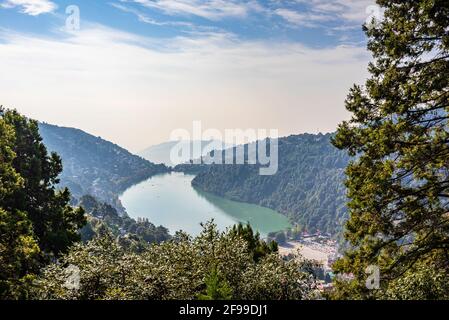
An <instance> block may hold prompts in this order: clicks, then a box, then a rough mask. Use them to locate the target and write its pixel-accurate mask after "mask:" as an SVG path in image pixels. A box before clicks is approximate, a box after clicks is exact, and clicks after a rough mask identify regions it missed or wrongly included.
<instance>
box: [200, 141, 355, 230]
mask: <svg viewBox="0 0 449 320" xmlns="http://www.w3.org/2000/svg"><path fill="white" fill-rule="evenodd" d="M331 137H332V135H331V134H326V135H323V134H319V135H312V134H302V135H297V136H290V137H286V138H280V139H279V170H278V172H277V174H275V175H273V176H261V175H259V169H258V167H257V166H254V165H213V166H210V168H209V169H208V170H203V172H201V173H199V174H198V175H197V177H196V178H195V179H194V180H193V182H192V185H193V186H194V187H196V188H199V189H201V190H203V191H207V192H211V193H214V194H217V195H220V196H224V197H226V198H229V199H232V200H238V201H244V202H250V203H255V204H259V205H262V206H265V207H269V208H272V209H275V210H277V211H279V212H281V213H283V214H285V215H287V216H289V217H290V218H291V219H292V221H294V222H297V223H299V224H300V225H301V226H303V227H305V228H306V230H308V231H309V232H315V231H317V230H320V231H321V232H326V233H331V234H336V233H338V232H339V231H340V230H341V228H342V226H343V224H344V220H345V219H346V212H347V211H346V207H345V202H346V195H345V194H346V191H345V186H344V178H345V173H344V172H345V167H346V166H347V164H348V162H349V157H348V156H347V155H346V153H345V152H342V151H339V150H338V149H336V148H335V147H333V146H332V144H331V143H330V138H331Z"/></svg>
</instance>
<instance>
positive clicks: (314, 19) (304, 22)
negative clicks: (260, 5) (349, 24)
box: [274, 9, 333, 27]
mask: <svg viewBox="0 0 449 320" xmlns="http://www.w3.org/2000/svg"><path fill="white" fill-rule="evenodd" d="M274 12H275V13H276V14H277V15H278V16H280V17H282V18H283V19H284V20H286V21H287V22H288V23H290V24H292V25H295V26H306V27H316V26H318V23H319V22H325V21H330V20H332V19H333V18H332V16H326V15H322V14H313V13H309V12H307V13H301V12H298V11H295V10H290V9H276V10H275V11H274Z"/></svg>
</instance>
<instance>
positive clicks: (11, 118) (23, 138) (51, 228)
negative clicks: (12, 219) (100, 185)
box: [0, 109, 85, 256]
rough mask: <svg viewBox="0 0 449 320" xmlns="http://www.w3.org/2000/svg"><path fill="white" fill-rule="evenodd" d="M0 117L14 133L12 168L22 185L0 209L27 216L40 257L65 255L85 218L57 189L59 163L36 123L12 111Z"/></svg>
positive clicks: (57, 157) (0, 113)
mask: <svg viewBox="0 0 449 320" xmlns="http://www.w3.org/2000/svg"><path fill="white" fill-rule="evenodd" d="M0 117H1V118H2V119H3V121H4V122H5V123H6V124H7V125H9V126H10V127H12V128H13V130H14V133H15V134H14V144H13V146H12V151H13V152H14V154H15V157H14V159H13V160H12V166H13V168H14V170H15V171H16V172H17V173H18V174H19V175H20V177H21V179H22V182H23V187H21V188H17V189H16V190H15V191H14V193H13V194H12V195H11V196H9V197H6V198H5V199H4V206H3V207H4V208H6V209H8V208H11V209H14V210H18V211H22V212H26V214H27V216H28V218H29V219H30V220H31V222H32V224H33V230H34V234H35V235H36V237H37V239H38V242H39V247H40V248H41V250H42V252H43V253H45V254H47V255H48V254H51V255H55V256H57V255H59V254H60V253H62V252H66V250H67V248H69V247H70V245H71V244H73V243H74V242H77V241H79V240H80V236H79V232H78V230H79V229H80V228H81V227H82V226H83V225H84V224H85V217H84V211H83V210H82V209H74V208H72V207H71V206H70V205H69V202H70V192H69V190H68V189H63V190H57V189H56V188H57V184H58V183H59V180H58V175H59V174H60V173H61V172H62V163H61V159H60V158H59V156H58V155H57V154H55V153H52V154H50V155H49V154H48V152H47V149H46V147H45V145H44V144H43V143H42V138H41V136H40V135H39V127H38V123H37V121H35V120H31V119H28V118H26V117H24V116H22V115H20V114H19V113H18V112H17V111H15V110H3V109H0Z"/></svg>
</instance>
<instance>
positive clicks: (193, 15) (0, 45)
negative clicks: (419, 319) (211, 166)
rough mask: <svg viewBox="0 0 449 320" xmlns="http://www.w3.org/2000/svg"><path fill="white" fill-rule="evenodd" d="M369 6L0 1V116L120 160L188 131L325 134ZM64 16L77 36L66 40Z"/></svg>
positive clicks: (335, 119) (262, 0)
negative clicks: (66, 131)
mask: <svg viewBox="0 0 449 320" xmlns="http://www.w3.org/2000/svg"><path fill="white" fill-rule="evenodd" d="M373 3H374V1H373V0H285V1H282V0H248V1H236V0H203V1H201V0H106V1H103V0H89V1H87V0H84V1H80V0H78V1H75V0H69V1H50V0H0V59H1V60H0V68H1V69H2V70H3V71H2V76H1V78H0V88H2V89H0V96H2V97H3V99H4V101H0V104H4V105H6V106H10V107H16V108H18V109H19V110H21V111H23V112H25V113H26V114H28V115H30V116H32V117H35V118H38V119H40V120H45V121H48V122H53V123H57V124H61V125H69V126H76V127H80V128H81V129H84V130H87V131H89V132H92V133H94V134H97V135H101V136H103V137H105V138H108V139H110V140H113V141H114V142H117V143H120V144H122V145H124V146H126V147H128V148H130V149H131V150H139V149H143V148H144V147H146V146H147V145H149V144H154V143H158V142H162V141H165V140H167V139H168V136H169V135H170V132H171V131H172V130H174V129H177V128H187V129H188V128H189V126H190V125H191V122H192V121H193V120H201V121H203V122H204V123H205V126H208V127H213V128H217V129H218V130H224V129H225V128H266V129H269V128H277V129H279V130H280V132H281V134H283V135H287V134H292V133H300V132H317V131H324V132H326V131H333V130H334V129H335V127H336V125H337V124H338V123H339V122H340V121H341V120H343V119H344V118H346V117H347V114H346V112H345V110H344V97H345V95H346V93H347V91H348V89H349V87H350V86H351V84H352V83H356V82H362V81H363V80H364V79H365V77H366V64H367V62H368V61H369V55H368V53H367V52H366V49H365V46H366V39H365V36H364V34H363V32H362V31H361V25H362V24H363V23H364V22H365V21H366V20H367V19H368V18H369V17H370V15H372V14H376V12H377V11H376V8H375V7H373V6H372V5H373ZM71 5H75V6H77V7H78V8H79V10H80V19H81V20H80V26H81V28H80V30H67V29H66V28H65V25H66V24H65V22H66V19H67V17H68V14H67V13H66V8H67V7H68V6H71ZM5 75H8V77H6V76H5ZM2 91H3V92H2ZM92 115H93V119H92ZM99 119H102V120H104V121H99ZM118 126H121V127H122V129H123V132H125V133H123V132H121V133H119V131H120V130H117V127H118Z"/></svg>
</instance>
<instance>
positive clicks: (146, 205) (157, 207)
mask: <svg viewBox="0 0 449 320" xmlns="http://www.w3.org/2000/svg"><path fill="white" fill-rule="evenodd" d="M194 177H195V176H193V175H184V174H183V173H178V172H174V173H169V174H163V175H157V176H154V177H152V178H150V179H148V180H146V181H144V182H142V183H139V184H137V185H135V186H133V187H131V188H129V189H128V190H126V191H125V192H124V193H123V194H122V195H121V197H120V200H121V202H122V204H123V206H124V207H125V208H126V211H127V212H128V214H129V216H131V217H132V218H139V217H140V218H148V219H149V220H150V221H151V222H152V223H153V224H155V225H163V226H165V227H166V228H168V229H169V230H170V233H172V234H174V232H176V231H178V230H183V231H185V232H187V233H189V234H191V235H197V234H198V233H199V232H201V230H202V228H201V226H200V223H201V222H206V221H209V220H211V219H214V221H215V223H216V224H217V226H218V228H219V229H220V230H223V231H224V230H226V228H227V227H229V226H232V225H234V224H236V223H239V222H242V223H246V222H249V223H250V224H251V226H252V227H253V229H255V230H257V231H259V232H260V233H261V235H262V236H266V235H267V234H268V233H269V232H273V231H280V230H284V229H286V228H288V227H290V223H289V221H288V219H287V218H286V217H285V216H283V215H281V214H280V213H278V212H276V211H273V210H271V209H267V208H263V207H260V206H257V205H253V204H247V203H241V202H236V201H231V200H227V199H224V198H222V197H218V196H215V195H212V194H209V193H205V192H201V191H198V190H196V189H194V188H193V187H192V186H191V182H192V180H193V178H194Z"/></svg>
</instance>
